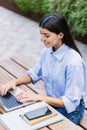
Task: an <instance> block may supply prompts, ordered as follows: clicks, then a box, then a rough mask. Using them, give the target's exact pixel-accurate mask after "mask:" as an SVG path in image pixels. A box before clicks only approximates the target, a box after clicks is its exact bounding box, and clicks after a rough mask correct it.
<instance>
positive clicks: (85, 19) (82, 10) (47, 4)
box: [14, 0, 87, 35]
mask: <svg viewBox="0 0 87 130" xmlns="http://www.w3.org/2000/svg"><path fill="white" fill-rule="evenodd" d="M14 1H15V2H16V4H17V5H18V6H19V7H20V8H21V9H22V10H23V11H26V12H28V11H33V12H36V13H43V14H47V13H53V12H56V13H61V14H62V15H63V16H64V17H65V18H66V19H67V21H68V23H69V25H70V27H71V28H72V31H73V32H75V33H77V34H80V35H87V0H65V1H63V0H14Z"/></svg>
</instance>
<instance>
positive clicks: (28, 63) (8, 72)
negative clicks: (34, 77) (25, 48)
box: [0, 53, 87, 130]
mask: <svg viewBox="0 0 87 130" xmlns="http://www.w3.org/2000/svg"><path fill="white" fill-rule="evenodd" d="M35 62H36V59H34V57H33V56H31V55H29V54H22V53H21V54H17V55H15V56H13V57H11V58H7V59H4V60H1V61H0V85H1V84H4V83H6V82H8V81H10V80H12V79H15V78H18V77H21V76H23V75H25V74H26V70H27V69H30V68H31V67H32V66H33V65H34V63H35ZM21 88H22V89H28V90H29V91H31V93H33V92H34V93H41V94H46V93H45V90H44V86H43V82H42V81H40V82H38V83H36V84H35V85H32V84H27V85H21ZM85 101H87V98H86V99H85ZM0 113H1V114H3V113H4V110H2V109H1V108H0ZM84 129H85V130H86V129H87V102H86V109H85V115H84V119H83V120H82V121H81V123H80V125H75V124H74V123H72V122H71V121H69V120H68V119H67V118H64V120H63V121H60V122H57V123H54V124H51V125H49V126H46V127H44V128H41V129H40V130H84ZM0 130H6V129H5V128H4V126H2V125H1V124H0Z"/></svg>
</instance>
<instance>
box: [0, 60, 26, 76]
mask: <svg viewBox="0 0 87 130" xmlns="http://www.w3.org/2000/svg"><path fill="white" fill-rule="evenodd" d="M0 65H1V66H2V67H3V68H4V69H6V70H7V71H8V72H9V73H11V74H13V75H14V76H16V77H21V76H23V75H25V74H26V70H25V69H24V68H22V67H21V66H19V65H18V64H16V63H15V62H13V61H12V60H11V59H4V60H2V61H0Z"/></svg>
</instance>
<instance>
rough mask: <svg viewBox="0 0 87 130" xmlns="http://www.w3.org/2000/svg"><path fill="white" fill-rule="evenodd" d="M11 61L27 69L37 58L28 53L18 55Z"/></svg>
mask: <svg viewBox="0 0 87 130" xmlns="http://www.w3.org/2000/svg"><path fill="white" fill-rule="evenodd" d="M11 59H12V60H14V61H16V62H17V63H19V64H20V65H22V66H23V67H25V68H27V69H29V68H31V67H32V66H33V65H34V64H35V63H36V61H37V58H36V57H34V56H33V55H31V54H30V53H28V54H25V53H20V54H17V55H15V56H13V57H12V58H11Z"/></svg>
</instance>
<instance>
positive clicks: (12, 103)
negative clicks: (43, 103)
mask: <svg viewBox="0 0 87 130" xmlns="http://www.w3.org/2000/svg"><path fill="white" fill-rule="evenodd" d="M0 100H1V101H2V103H3V105H4V106H5V107H6V108H7V109H10V108H13V107H17V106H19V105H21V104H23V103H20V102H17V99H16V97H15V96H14V95H12V94H11V93H10V92H7V94H6V95H5V96H1V95H0Z"/></svg>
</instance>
